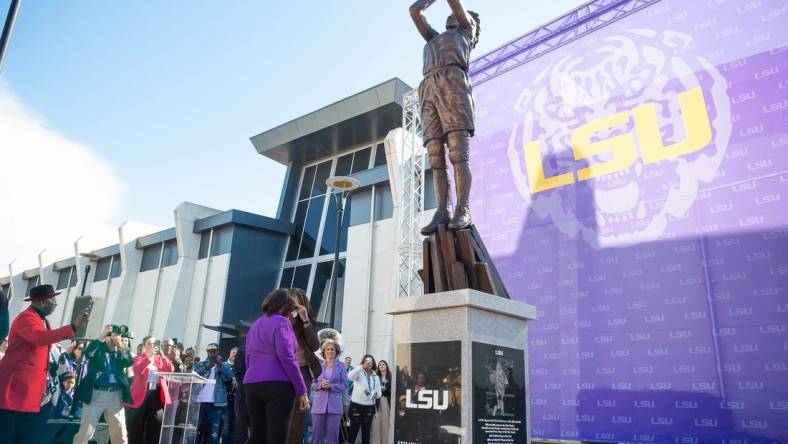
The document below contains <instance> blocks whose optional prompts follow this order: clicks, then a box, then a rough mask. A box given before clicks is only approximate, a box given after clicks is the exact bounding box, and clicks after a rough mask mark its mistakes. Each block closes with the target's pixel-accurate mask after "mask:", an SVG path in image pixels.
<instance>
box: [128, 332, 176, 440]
mask: <svg viewBox="0 0 788 444" xmlns="http://www.w3.org/2000/svg"><path fill="white" fill-rule="evenodd" d="M155 344H156V338H154V337H153V336H146V337H144V338H142V353H141V354H139V355H137V356H136V357H135V358H134V363H133V364H132V366H131V367H132V368H133V369H134V382H133V383H132V385H131V398H132V399H133V400H134V402H132V403H131V404H127V405H126V407H128V408H129V411H128V412H129V418H128V426H129V427H128V429H129V443H131V444H138V443H139V444H142V443H148V444H158V442H159V435H160V433H161V420H162V418H163V416H164V406H165V405H168V404H169V403H170V402H171V400H170V392H169V390H167V386H166V385H164V381H163V380H162V379H161V378H160V377H159V376H158V373H160V372H172V371H173V367H172V363H171V362H170V360H169V359H167V358H166V357H165V356H164V351H163V350H160V349H159V347H157V346H156V345H155Z"/></svg>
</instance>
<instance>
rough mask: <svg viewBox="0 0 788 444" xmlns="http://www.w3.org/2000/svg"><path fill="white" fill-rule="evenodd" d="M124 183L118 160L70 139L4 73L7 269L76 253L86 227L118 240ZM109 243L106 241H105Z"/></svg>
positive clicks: (1, 229)
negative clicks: (118, 212) (118, 213)
mask: <svg viewBox="0 0 788 444" xmlns="http://www.w3.org/2000/svg"><path fill="white" fill-rule="evenodd" d="M123 189H124V184H123V182H122V181H121V180H120V178H118V176H117V175H116V174H115V173H114V171H113V168H112V165H111V164H110V163H109V162H107V161H106V160H104V159H102V158H100V157H99V156H97V155H96V154H95V153H93V152H92V151H91V150H90V149H89V148H88V147H85V146H84V145H81V144H79V143H77V142H74V141H72V140H69V139H68V138H66V137H65V136H63V135H62V134H59V133H58V132H57V131H55V130H54V129H52V128H49V127H48V126H47V124H46V122H45V121H44V119H43V118H42V117H41V116H39V115H38V114H37V113H36V112H35V111H34V110H32V109H30V108H29V107H27V106H25V105H24V104H23V103H22V102H21V100H20V99H19V98H18V97H17V96H16V95H15V94H14V93H13V91H11V89H10V88H9V87H8V85H7V84H6V83H4V82H3V81H2V80H0V202H1V204H0V276H6V275H7V274H8V263H9V262H10V261H11V260H12V259H16V261H15V262H14V273H19V272H21V271H23V270H24V269H28V268H32V267H35V266H37V261H38V253H39V252H41V250H43V249H46V250H47V252H46V253H45V256H44V259H45V261H47V260H48V261H54V260H59V259H63V258H66V257H70V256H72V255H73V254H74V250H73V244H74V241H75V240H76V239H77V238H78V237H79V236H82V235H87V236H86V237H91V238H99V239H101V241H105V242H106V244H105V245H110V244H112V243H117V239H118V236H117V224H112V223H110V221H111V220H112V218H113V216H114V215H115V213H116V210H117V208H118V206H119V204H120V201H121V197H122V194H123ZM102 246H104V245H102Z"/></svg>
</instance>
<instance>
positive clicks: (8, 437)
mask: <svg viewBox="0 0 788 444" xmlns="http://www.w3.org/2000/svg"><path fill="white" fill-rule="evenodd" d="M59 294H60V293H56V292H55V290H54V288H53V287H52V286H51V285H39V286H37V287H33V288H31V289H30V296H29V297H28V298H27V299H25V300H26V301H30V307H28V308H27V309H26V310H24V311H22V312H21V313H19V315H18V316H17V317H16V318H15V319H14V322H13V323H12V324H11V330H10V332H9V335H8V350H7V351H6V354H5V356H4V357H3V359H2V360H0V430H2V433H0V443H14V444H17V443H26V442H40V441H39V437H38V435H36V434H37V433H38V432H40V431H41V429H42V428H43V427H44V425H45V423H44V421H46V419H48V418H42V417H41V416H42V415H39V411H40V408H41V400H42V399H43V396H44V390H45V389H46V371H47V367H48V365H49V360H48V355H49V349H50V347H51V345H52V344H54V343H57V342H60V341H62V340H64V339H68V338H73V337H74V336H75V335H76V332H77V330H79V329H80V328H82V326H83V325H84V324H85V322H86V321H87V319H88V312H87V311H83V312H81V313H79V314H77V315H76V317H74V320H73V321H72V322H71V324H70V325H66V326H64V327H60V328H58V329H55V330H52V329H51V327H50V326H49V321H48V320H47V316H49V315H50V314H52V312H54V311H55V309H56V308H57V301H56V300H55V296H57V295H59Z"/></svg>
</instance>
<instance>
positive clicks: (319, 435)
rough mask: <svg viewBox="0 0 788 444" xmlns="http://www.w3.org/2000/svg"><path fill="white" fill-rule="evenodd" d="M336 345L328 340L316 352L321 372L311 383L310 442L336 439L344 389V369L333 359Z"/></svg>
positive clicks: (337, 347) (345, 383)
mask: <svg viewBox="0 0 788 444" xmlns="http://www.w3.org/2000/svg"><path fill="white" fill-rule="evenodd" d="M339 352H340V350H339V346H338V345H337V343H336V342H334V341H332V340H331V339H326V340H325V341H323V343H322V344H321V345H320V354H322V355H323V358H324V359H325V361H323V363H322V364H321V365H322V367H323V371H322V372H321V373H320V376H319V377H317V378H316V379H315V382H313V383H312V391H314V392H315V395H314V398H313V399H312V401H313V404H312V444H323V440H324V439H325V440H326V442H327V443H328V444H336V443H337V439H338V438H339V422H340V421H341V420H342V412H343V408H344V405H343V403H342V398H343V396H344V394H345V390H347V369H346V368H345V364H343V363H341V362H339V361H337V355H338V354H339Z"/></svg>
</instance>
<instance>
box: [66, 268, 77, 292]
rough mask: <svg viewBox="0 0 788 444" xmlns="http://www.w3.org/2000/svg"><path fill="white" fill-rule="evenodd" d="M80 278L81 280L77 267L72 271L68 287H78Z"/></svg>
mask: <svg viewBox="0 0 788 444" xmlns="http://www.w3.org/2000/svg"><path fill="white" fill-rule="evenodd" d="M78 278H79V273H78V272H77V267H74V269H73V270H71V277H70V278H69V280H68V286H69V287H73V286H75V285H77V279H78Z"/></svg>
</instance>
